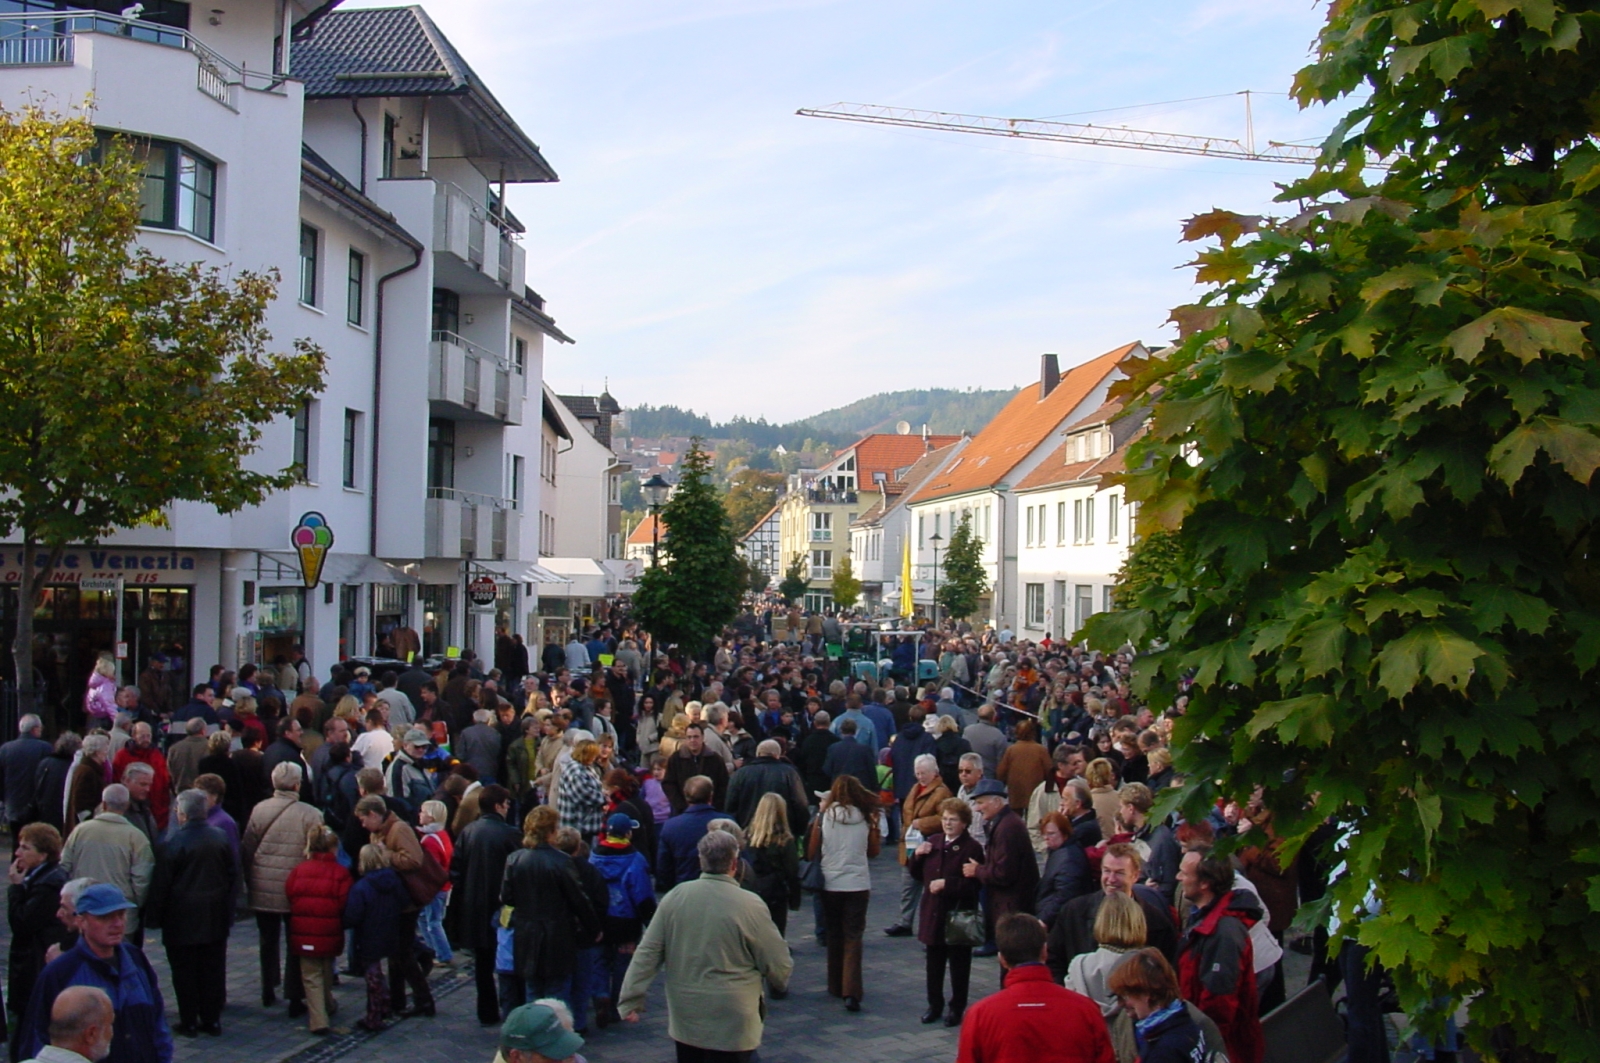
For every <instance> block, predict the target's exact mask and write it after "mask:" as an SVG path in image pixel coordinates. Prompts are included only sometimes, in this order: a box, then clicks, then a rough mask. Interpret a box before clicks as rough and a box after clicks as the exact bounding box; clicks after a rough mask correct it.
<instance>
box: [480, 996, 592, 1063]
mask: <svg viewBox="0 0 1600 1063" xmlns="http://www.w3.org/2000/svg"><path fill="white" fill-rule="evenodd" d="M500 1047H501V1048H516V1049H520V1050H522V1051H524V1052H537V1053H539V1054H540V1055H541V1056H545V1057H547V1058H549V1059H566V1058H567V1057H568V1056H573V1055H576V1054H577V1052H578V1049H580V1048H582V1047H583V1038H581V1037H579V1036H578V1035H577V1034H575V1033H573V1032H572V1031H571V1030H569V1029H567V1028H566V1027H565V1026H563V1025H561V1020H560V1019H559V1018H557V1017H556V1013H555V1012H554V1011H552V1010H550V1009H549V1008H547V1007H545V1006H544V1005H543V1004H524V1005H522V1006H521V1007H519V1008H513V1009H512V1010H511V1014H510V1015H507V1016H506V1021H505V1022H504V1023H502V1024H501V1026H500Z"/></svg>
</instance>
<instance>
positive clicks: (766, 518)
mask: <svg viewBox="0 0 1600 1063" xmlns="http://www.w3.org/2000/svg"><path fill="white" fill-rule="evenodd" d="M782 508H783V501H782V500H781V499H780V500H779V501H778V502H777V503H775V504H774V505H773V507H772V508H771V509H769V510H767V511H766V513H764V514H762V516H761V519H760V520H758V521H756V522H755V523H754V524H752V525H750V530H749V531H747V532H745V533H744V534H743V535H741V536H739V541H740V542H744V541H745V540H746V539H748V538H750V536H752V535H754V534H755V533H756V532H758V531H760V530H761V526H762V525H763V524H765V523H766V522H767V521H769V520H771V519H772V518H773V516H774V515H776V514H777V512H778V510H780V509H782Z"/></svg>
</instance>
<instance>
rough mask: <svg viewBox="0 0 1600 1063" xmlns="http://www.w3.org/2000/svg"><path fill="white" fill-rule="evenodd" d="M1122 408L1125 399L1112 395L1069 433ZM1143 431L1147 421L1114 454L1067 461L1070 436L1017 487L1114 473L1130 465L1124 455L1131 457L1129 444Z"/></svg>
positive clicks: (1030, 487) (1112, 417)
mask: <svg viewBox="0 0 1600 1063" xmlns="http://www.w3.org/2000/svg"><path fill="white" fill-rule="evenodd" d="M1121 412H1122V400H1121V399H1111V400H1110V401H1107V402H1104V403H1101V405H1100V408H1099V409H1097V410H1094V411H1092V412H1090V413H1088V414H1086V415H1084V416H1083V417H1080V418H1078V419H1077V420H1076V421H1073V422H1072V423H1071V424H1069V425H1068V426H1067V434H1068V435H1069V436H1071V435H1074V434H1076V432H1077V430H1078V429H1080V428H1089V427H1092V426H1094V425H1099V424H1105V423H1106V422H1108V421H1112V420H1115V419H1116V417H1117V415H1118V414H1120V413H1121ZM1141 434H1143V423H1142V420H1141V423H1140V427H1139V428H1137V429H1135V430H1134V432H1133V433H1132V434H1131V435H1129V436H1128V437H1127V438H1126V439H1124V440H1123V441H1122V442H1121V444H1120V445H1118V446H1117V448H1116V449H1115V450H1113V451H1112V452H1111V453H1110V454H1102V455H1101V456H1100V457H1098V458H1090V459H1089V460H1087V461H1075V462H1070V463H1069V462H1068V461H1067V447H1068V446H1069V445H1070V444H1071V440H1070V439H1064V440H1062V441H1061V445H1060V446H1059V447H1057V448H1056V449H1055V450H1053V451H1051V452H1050V456H1049V457H1047V458H1045V459H1044V461H1043V462H1041V463H1040V465H1039V467H1038V468H1037V469H1034V470H1033V471H1032V472H1030V473H1029V474H1028V475H1027V476H1024V477H1023V478H1022V479H1021V481H1019V482H1018V483H1017V485H1016V488H1015V490H1018V491H1033V490H1037V489H1039V488H1041V487H1059V486H1061V485H1062V484H1070V483H1077V482H1078V481H1080V480H1098V479H1100V478H1101V477H1103V476H1111V475H1113V474H1115V473H1119V472H1122V471H1123V470H1124V468H1126V463H1125V461H1124V459H1125V458H1126V457H1127V453H1128V445H1129V444H1131V443H1132V442H1133V441H1134V440H1135V439H1137V438H1138V437H1139V436H1140V435H1141Z"/></svg>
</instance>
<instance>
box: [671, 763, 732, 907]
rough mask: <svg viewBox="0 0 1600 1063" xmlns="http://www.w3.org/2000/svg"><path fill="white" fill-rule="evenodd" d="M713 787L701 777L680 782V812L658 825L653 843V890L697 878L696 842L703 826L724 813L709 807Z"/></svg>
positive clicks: (698, 858) (698, 869)
mask: <svg viewBox="0 0 1600 1063" xmlns="http://www.w3.org/2000/svg"><path fill="white" fill-rule="evenodd" d="M712 792H713V784H712V782H711V780H710V779H708V778H706V777H705V776H704V775H696V776H694V777H693V778H690V779H686V780H684V783H683V799H684V801H685V802H687V805H686V807H685V808H684V810H683V811H682V812H679V813H678V814H677V815H676V816H673V817H672V818H671V819H669V820H667V821H666V822H665V823H663V824H662V825H661V839H660V841H658V842H657V843H656V852H657V857H656V889H658V890H660V891H661V892H662V893H666V892H667V891H668V890H670V889H671V888H672V887H674V886H676V885H677V884H678V883H680V882H688V881H690V880H692V879H697V878H699V877H700V850H699V849H698V848H697V846H699V844H700V839H701V838H704V837H705V835H706V827H707V825H708V824H710V822H711V821H712V820H714V819H718V818H721V817H722V816H724V815H725V813H722V812H719V811H717V810H716V809H715V808H713V807H712V806H711V794H712Z"/></svg>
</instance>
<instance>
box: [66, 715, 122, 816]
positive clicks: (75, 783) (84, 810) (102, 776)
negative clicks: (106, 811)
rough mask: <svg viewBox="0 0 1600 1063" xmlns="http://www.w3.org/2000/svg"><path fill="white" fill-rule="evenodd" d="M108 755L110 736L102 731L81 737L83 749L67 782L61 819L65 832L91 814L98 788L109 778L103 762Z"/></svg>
mask: <svg viewBox="0 0 1600 1063" xmlns="http://www.w3.org/2000/svg"><path fill="white" fill-rule="evenodd" d="M110 758H111V739H110V738H108V737H106V736H105V735H103V734H92V735H90V736H89V737H88V738H85V739H84V740H83V750H82V753H81V755H80V756H79V758H78V763H77V764H76V765H75V766H74V767H73V769H72V774H71V777H70V778H69V779H68V781H67V792H66V807H65V809H64V815H63V819H62V822H63V823H64V824H65V825H66V833H68V834H71V833H72V829H73V828H74V827H76V826H77V825H78V824H79V823H82V822H83V821H84V820H86V819H89V818H91V817H93V815H94V810H95V806H96V805H98V804H99V803H100V791H101V790H103V789H105V786H106V783H108V782H109V781H110V779H108V778H107V774H106V765H107V764H108V763H109V761H110Z"/></svg>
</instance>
